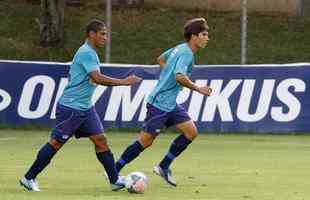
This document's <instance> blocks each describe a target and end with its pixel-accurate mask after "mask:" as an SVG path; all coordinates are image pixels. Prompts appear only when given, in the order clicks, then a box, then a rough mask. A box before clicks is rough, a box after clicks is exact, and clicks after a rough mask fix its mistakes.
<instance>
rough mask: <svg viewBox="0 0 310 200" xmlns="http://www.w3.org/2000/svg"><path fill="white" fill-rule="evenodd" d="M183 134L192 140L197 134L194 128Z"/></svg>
mask: <svg viewBox="0 0 310 200" xmlns="http://www.w3.org/2000/svg"><path fill="white" fill-rule="evenodd" d="M184 136H185V137H186V138H187V139H189V140H191V141H193V140H194V139H195V138H196V137H197V136H198V131H197V130H196V129H194V130H191V131H188V132H186V133H184Z"/></svg>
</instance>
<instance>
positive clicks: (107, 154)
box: [89, 134, 125, 191]
mask: <svg viewBox="0 0 310 200" xmlns="http://www.w3.org/2000/svg"><path fill="white" fill-rule="evenodd" d="M89 138H90V140H91V141H92V142H93V143H94V145H95V152H96V156H97V159H98V160H99V162H100V163H101V164H102V166H103V167H104V169H105V171H106V174H107V176H108V178H109V182H110V184H111V189H112V190H113V191H117V190H120V189H122V188H124V186H125V182H124V180H122V177H119V175H118V172H117V171H116V168H115V160H114V156H113V153H112V151H111V150H110V148H109V145H108V143H107V139H106V137H105V136H104V134H95V135H92V136H90V137H89Z"/></svg>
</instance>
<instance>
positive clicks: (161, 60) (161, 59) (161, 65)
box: [157, 56, 166, 69]
mask: <svg viewBox="0 0 310 200" xmlns="http://www.w3.org/2000/svg"><path fill="white" fill-rule="evenodd" d="M157 63H158V64H159V67H160V68H161V69H162V68H164V66H165V65H166V60H165V58H164V57H162V56H159V57H158V58H157Z"/></svg>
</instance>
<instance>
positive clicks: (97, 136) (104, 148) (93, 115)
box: [75, 107, 124, 190]
mask: <svg viewBox="0 0 310 200" xmlns="http://www.w3.org/2000/svg"><path fill="white" fill-rule="evenodd" d="M84 115H85V117H86V119H85V121H84V122H83V124H82V125H81V126H80V127H79V129H78V130H77V131H76V132H75V136H76V137H77V138H79V137H89V139H90V140H91V141H92V142H93V143H94V146H95V153H96V156H97V159H98V161H99V162H100V163H101V164H102V166H103V167H104V169H105V171H106V173H107V176H108V178H109V182H110V183H111V188H112V190H119V189H121V188H124V183H123V182H121V180H119V176H118V172H117V171H116V169H115V161H114V156H113V153H112V152H111V150H110V148H109V145H108V142H107V138H106V137H105V135H104V134H103V132H104V130H103V125H102V123H101V121H100V118H99V116H98V114H97V111H96V109H95V108H94V107H92V108H91V109H89V110H88V111H86V112H84Z"/></svg>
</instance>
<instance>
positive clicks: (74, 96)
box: [59, 42, 100, 111]
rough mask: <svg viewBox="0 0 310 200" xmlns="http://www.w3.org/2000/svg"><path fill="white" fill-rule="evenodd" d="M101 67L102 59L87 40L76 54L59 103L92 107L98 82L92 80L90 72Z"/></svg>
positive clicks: (81, 108)
mask: <svg viewBox="0 0 310 200" xmlns="http://www.w3.org/2000/svg"><path fill="white" fill-rule="evenodd" d="M99 69H100V61H99V57H98V54H97V52H96V51H95V50H94V49H93V48H92V47H91V46H90V45H89V44H88V42H85V43H84V44H83V45H82V46H81V47H80V48H79V49H78V51H77V52H76V53H75V55H74V58H73V61H72V64H71V66H70V71H69V75H68V79H69V82H68V84H67V86H66V87H65V89H64V92H63V94H62V96H61V97H60V99H59V103H60V104H61V105H64V106H68V107H70V108H74V109H77V110H82V111H84V110H88V109H89V108H91V107H92V102H91V98H92V96H93V93H94V91H95V89H96V84H95V83H93V82H92V81H91V78H90V76H89V73H90V72H92V71H95V70H99Z"/></svg>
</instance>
